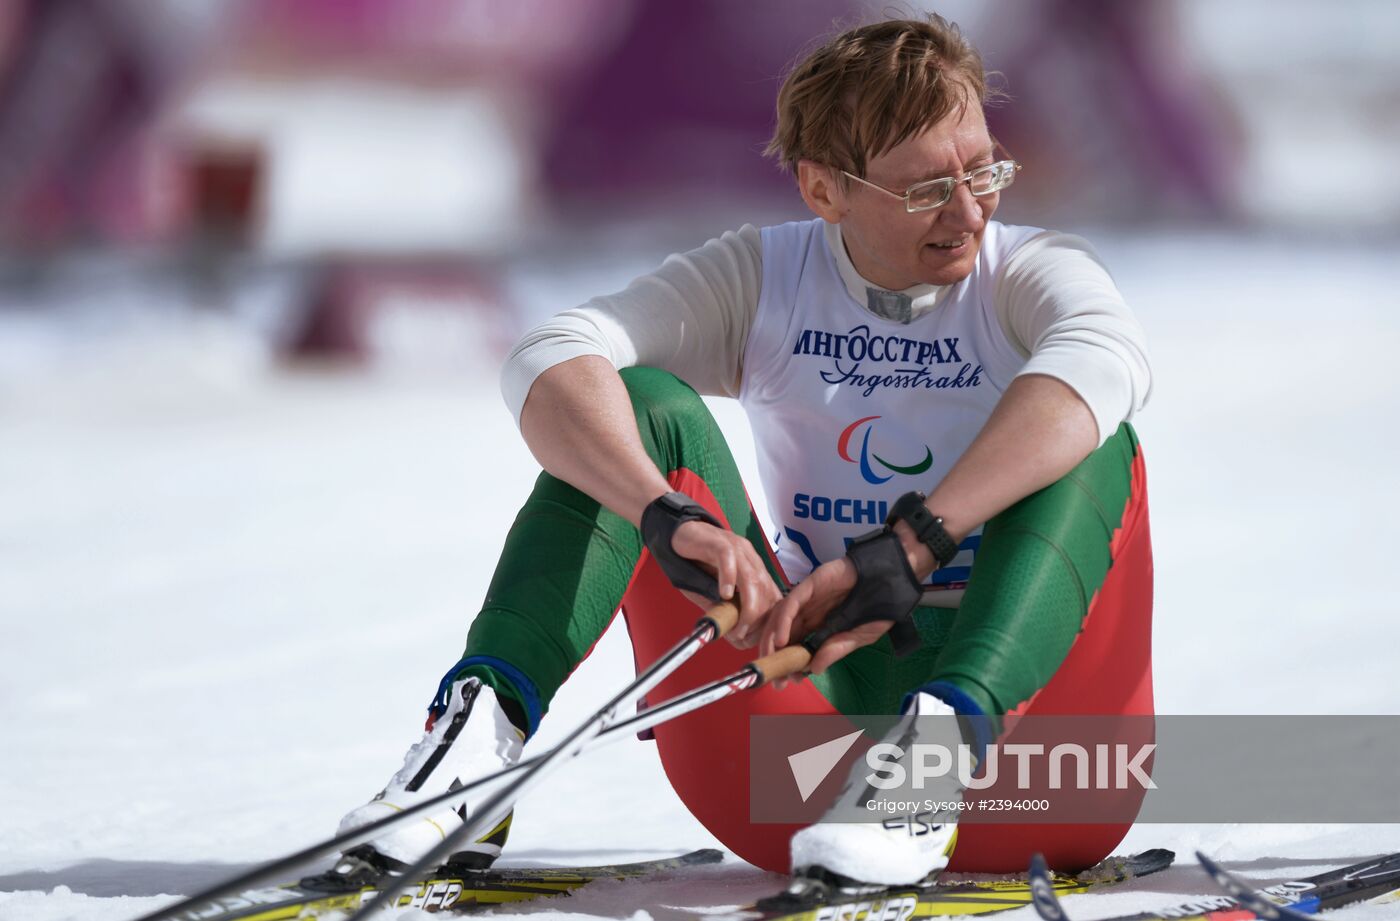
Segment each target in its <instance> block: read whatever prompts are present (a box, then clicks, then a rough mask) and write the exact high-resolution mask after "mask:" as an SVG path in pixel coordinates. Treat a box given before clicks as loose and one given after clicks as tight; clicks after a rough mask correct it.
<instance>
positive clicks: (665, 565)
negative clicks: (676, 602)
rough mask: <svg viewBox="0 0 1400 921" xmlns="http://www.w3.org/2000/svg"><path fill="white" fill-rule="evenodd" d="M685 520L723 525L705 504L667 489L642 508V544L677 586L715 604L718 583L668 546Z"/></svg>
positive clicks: (716, 601) (717, 600) (691, 561)
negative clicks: (706, 508)
mask: <svg viewBox="0 0 1400 921" xmlns="http://www.w3.org/2000/svg"><path fill="white" fill-rule="evenodd" d="M687 521H704V522H706V523H708V524H712V525H714V526H715V527H717V528H722V527H724V525H722V524H720V523H719V520H718V519H717V518H715V516H713V515H711V514H710V513H709V512H707V511H705V509H704V507H702V506H701V505H700V503H698V502H696V501H695V500H694V499H692V498H690V497H689V496H687V495H686V494H685V493H683V492H668V493H666V494H665V495H664V496H660V497H658V498H657V499H655V500H653V501H652V503H651V504H650V505H648V506H647V507H646V508H645V509H643V510H642V543H644V544H645V545H646V548H647V549H648V550H650V551H651V555H652V556H654V557H656V562H657V563H659V564H660V565H661V571H662V572H664V573H665V574H666V578H668V579H670V580H671V584H672V585H674V586H675V587H676V588H678V589H681V590H683V591H687V592H694V593H695V594H697V595H704V596H705V597H706V598H708V599H710V600H711V601H712V602H714V603H716V604H718V603H719V602H720V601H722V600H723V599H722V598H720V597H719V582H718V580H716V579H715V577H714V576H712V575H710V574H709V573H708V572H706V571H705V570H704V569H702V568H701V567H700V566H699V564H697V563H695V562H694V561H693V560H688V559H686V558H685V557H683V556H681V555H680V554H678V553H676V551H675V550H673V549H672V548H671V540H672V538H674V537H675V535H676V529H677V528H679V527H680V526H681V525H683V524H685V523H686V522H687Z"/></svg>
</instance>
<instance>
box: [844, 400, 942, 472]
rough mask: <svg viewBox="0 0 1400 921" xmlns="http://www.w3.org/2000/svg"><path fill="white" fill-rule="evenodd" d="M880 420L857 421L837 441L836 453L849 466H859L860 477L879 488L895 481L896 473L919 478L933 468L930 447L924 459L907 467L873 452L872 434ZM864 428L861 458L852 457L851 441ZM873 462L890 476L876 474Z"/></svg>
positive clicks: (873, 417)
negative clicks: (871, 445) (876, 422)
mask: <svg viewBox="0 0 1400 921" xmlns="http://www.w3.org/2000/svg"><path fill="white" fill-rule="evenodd" d="M879 418H880V417H879V416H866V417H865V418H863V419H857V420H856V421H854V422H852V423H851V424H850V425H848V426H846V428H845V430H844V431H842V432H841V437H840V438H838V439H837V440H836V453H837V454H838V455H840V457H841V459H842V460H843V461H845V462H846V463H848V464H859V465H860V475H861V476H862V477H864V478H865V482H867V483H870V484H872V485H876V486H878V485H879V484H881V483H888V482H889V481H890V480H892V479H894V475H895V474H896V473H902V474H904V475H906V476H917V475H918V474H920V473H923V472H925V471H926V470H928V469H929V468H930V467H932V466H933V450H932V449H930V448H929V446H928V445H924V459H923V460H921V461H919V462H918V463H916V464H912V465H910V466H907V467H905V466H901V465H899V464H892V463H890V462H889V461H887V460H885V459H884V458H883V457H881V456H880V455H878V454H876V453H875V452H874V451H872V450H871V449H870V433H871V432H872V431H873V430H874V428H875V420H876V419H879ZM862 426H864V428H865V434H864V435H862V436H861V439H860V457H859V458H855V457H852V456H851V440H852V439H853V438H854V437H855V434H856V431H857V430H859V429H860V428H861V427H862ZM872 460H873V461H875V463H877V464H879V465H880V466H881V467H883V468H885V470H888V471H891V472H890V474H889V475H888V476H881V475H880V474H878V473H876V472H875V469H874V468H873V467H872V466H871V465H870V462H871V461H872Z"/></svg>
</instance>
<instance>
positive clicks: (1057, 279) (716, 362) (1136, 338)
mask: <svg viewBox="0 0 1400 921" xmlns="http://www.w3.org/2000/svg"><path fill="white" fill-rule="evenodd" d="M823 230H824V232H825V233H826V235H827V241H828V244H829V247H830V249H831V252H832V253H833V255H834V256H835V258H836V262H837V268H838V270H839V271H840V274H841V278H842V280H843V281H844V282H845V284H846V287H847V289H848V290H849V291H850V294H851V296H852V297H853V298H855V300H856V301H857V302H858V303H861V304H865V303H867V302H868V301H870V300H871V294H870V291H871V290H872V289H873V290H875V291H877V292H878V291H879V290H880V289H879V288H878V287H877V286H875V285H872V284H871V283H870V282H868V281H866V280H865V279H863V278H861V276H860V274H859V273H858V272H856V270H855V267H854V266H853V265H852V264H851V261H850V257H849V255H848V254H847V252H846V247H845V244H844V243H843V242H842V241H841V231H840V226H839V225H836V224H826V225H825V226H824V228H823ZM762 276H763V252H762V240H761V237H760V232H759V230H758V228H756V227H754V226H752V225H747V224H746V225H744V226H743V227H741V228H740V229H739V230H738V231H730V232H727V233H725V234H723V235H722V236H720V237H718V238H716V239H712V240H710V241H709V242H707V243H706V244H705V245H704V246H701V247H700V248H698V249H694V250H691V251H690V252H687V253H678V254H675V255H672V256H670V257H668V258H667V259H666V260H665V262H663V263H662V265H661V266H660V267H659V268H658V269H657V270H656V271H654V272H652V273H650V274H647V275H643V276H641V277H640V278H637V279H635V280H634V281H633V282H632V283H631V284H630V285H628V286H627V287H626V288H624V289H623V290H622V291H619V292H617V293H615V294H609V295H604V296H601V297H595V298H593V299H592V300H590V301H588V302H587V303H586V304H583V305H582V306H579V307H576V308H574V309H572V310H566V311H564V312H563V313H560V314H558V315H557V316H555V317H553V318H552V319H550V320H549V321H547V322H545V323H543V324H541V325H539V326H537V327H535V328H534V329H532V330H531V331H530V332H528V333H527V334H526V335H525V336H524V337H523V338H522V339H521V340H520V342H519V343H518V344H517V345H516V346H515V348H514V349H513V350H512V352H511V354H510V356H509V357H508V358H507V360H506V363H505V366H504V368H503V369H502V372H501V389H502V393H503V395H504V397H505V400H506V404H507V406H509V407H510V410H511V413H512V414H513V415H514V416H515V419H516V423H517V424H519V421H520V413H521V410H522V409H523V408H524V405H525V399H526V397H527V396H528V395H529V393H530V387H531V386H532V385H533V384H534V382H535V379H536V378H537V377H539V375H540V374H542V373H544V372H545V371H546V370H548V369H549V368H551V367H553V366H554V365H556V364H559V363H561V362H564V361H568V360H569V359H571V358H577V357H579V356H581V355H601V356H603V357H604V358H607V359H608V360H609V361H610V362H612V364H613V366H614V367H617V368H625V367H630V366H634V365H646V366H651V367H657V368H663V369H665V370H667V371H670V372H671V373H673V374H675V375H676V376H677V377H679V378H681V379H682V380H684V381H685V382H686V383H688V384H690V386H692V387H694V388H695V390H696V391H698V392H699V393H702V394H706V395H718V396H729V397H735V396H738V394H739V388H740V384H741V382H742V380H743V373H744V369H743V355H744V346H745V343H746V342H747V339H748V335H749V331H750V329H751V328H752V325H753V320H754V316H755V314H756V313H757V310H758V303H759V294H760V292H761V290H762V286H763V277H762ZM948 290H949V288H946V287H936V286H933V285H916V286H915V287H913V288H909V289H906V290H904V291H902V292H899V293H900V294H902V295H904V296H906V297H907V298H909V302H910V312H911V316H913V317H919V316H921V315H922V314H923V313H925V312H927V311H930V310H937V309H938V307H939V303H940V299H941V298H942V296H943V295H944V293H945V292H946V291H948ZM995 307H996V313H997V317H998V319H999V321H1000V323H1001V326H1002V330H1003V332H1004V333H1005V335H1006V336H1007V339H1008V340H1009V341H1010V342H1011V343H1012V344H1013V345H1014V346H1015V347H1016V348H1017V349H1018V350H1019V351H1021V352H1022V353H1024V354H1025V355H1026V356H1027V361H1026V363H1025V365H1024V366H1023V367H1022V368H1021V370H1020V371H1019V372H1018V376H1019V375H1020V374H1044V375H1047V376H1049V377H1053V378H1056V379H1058V380H1060V381H1063V382H1064V383H1065V384H1067V385H1068V386H1069V387H1070V388H1072V389H1073V390H1074V391H1075V393H1077V394H1078V395H1079V396H1080V398H1081V399H1083V400H1084V402H1085V403H1086V404H1087V405H1088V407H1089V409H1090V411H1091V412H1092V413H1093V415H1094V420H1095V422H1096V423H1097V425H1098V431H1099V443H1100V444H1102V443H1103V442H1104V441H1106V440H1107V439H1108V438H1109V436H1111V435H1112V434H1113V432H1114V431H1115V430H1116V429H1117V428H1118V425H1119V423H1121V422H1123V421H1125V420H1128V419H1130V418H1132V416H1133V414H1134V413H1135V412H1137V411H1138V410H1140V409H1142V407H1143V406H1144V405H1145V404H1146V403H1147V399H1148V396H1149V393H1150V391H1151V384H1152V375H1151V369H1150V367H1149V365H1148V359H1147V349H1146V342H1145V338H1146V337H1145V334H1144V333H1143V330H1142V327H1141V325H1140V324H1139V323H1138V322H1137V320H1136V319H1135V318H1134V317H1133V315H1132V312H1131V311H1130V310H1129V308H1128V306H1127V304H1126V303H1125V302H1124V300H1123V296H1122V294H1121V293H1120V292H1119V291H1118V288H1117V286H1116V285H1115V284H1114V282H1113V279H1112V277H1111V276H1110V275H1109V273H1108V270H1107V269H1106V268H1105V267H1104V266H1103V264H1102V263H1101V262H1100V261H1099V259H1098V257H1097V256H1096V255H1095V254H1094V252H1093V250H1092V248H1091V247H1090V246H1089V244H1088V243H1087V242H1086V241H1085V240H1083V239H1081V238H1080V237H1076V236H1073V235H1070V234H1065V233H1060V232H1057V231H1049V230H1047V231H1043V232H1041V233H1038V234H1036V235H1035V236H1033V237H1031V238H1030V239H1029V240H1028V241H1027V242H1026V243H1024V244H1023V245H1021V246H1020V247H1019V248H1018V249H1016V250H1015V251H1014V252H1013V253H1012V254H1011V256H1010V258H1008V259H1007V261H1006V263H1005V267H1004V269H1003V271H1002V272H1001V276H1000V278H998V280H997V284H996V294H995Z"/></svg>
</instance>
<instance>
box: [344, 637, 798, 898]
mask: <svg viewBox="0 0 1400 921" xmlns="http://www.w3.org/2000/svg"><path fill="white" fill-rule="evenodd" d="M687 645H688V641H683V642H682V643H681V644H680V645H678V646H677V647H676V648H675V649H673V650H672V651H671V652H668V653H667V654H666V655H664V656H662V657H661V658H660V659H658V660H657V661H656V662H655V663H653V664H652V665H651V667H650V668H648V669H647V670H646V671H645V672H643V673H642V674H641V675H640V676H638V678H637V680H636V681H634V682H633V683H632V684H629V685H628V686H627V687H625V688H623V689H622V691H621V692H619V693H618V694H617V695H615V696H614V697H613V699H612V700H610V701H608V703H606V704H604V705H603V707H602V708H601V709H599V710H598V711H597V712H596V713H595V714H594V715H593V716H591V717H589V718H588V719H587V720H585V721H584V722H583V723H582V724H581V725H580V726H579V727H578V728H576V729H575V730H574V731H573V732H571V733H569V735H568V737H566V738H565V739H564V741H563V742H561V743H559V745H558V746H556V747H555V748H554V749H553V750H551V751H550V752H549V753H548V754H546V755H544V756H543V757H541V758H540V759H539V760H538V761H535V762H533V763H532V764H530V766H529V767H526V768H525V769H524V773H523V774H521V775H520V776H519V777H517V778H515V779H513V780H512V781H511V783H509V784H508V785H506V786H505V787H503V788H501V789H500V790H498V791H497V792H496V793H495V794H494V795H493V796H491V797H489V798H488V799H487V800H486V801H485V802H484V803H482V804H481V805H480V806H479V807H477V809H475V810H474V811H473V812H472V814H471V816H470V818H469V819H468V820H467V821H465V822H463V823H462V824H461V825H460V826H458V827H457V828H455V829H453V830H452V832H450V833H449V834H448V835H447V836H446V837H444V838H443V840H442V841H440V842H438V844H437V845H435V846H434V847H433V848H432V849H431V850H429V851H428V852H427V853H426V854H424V855H423V856H422V857H420V858H419V859H418V860H417V861H416V862H415V863H413V864H412V865H410V866H409V867H408V868H406V869H405V870H404V871H403V874H402V875H400V876H397V877H394V878H393V879H391V880H390V881H389V883H388V885H387V886H385V888H384V889H382V890H381V891H380V892H378V893H377V894H376V895H375V897H374V898H373V899H372V900H371V901H369V902H368V903H366V904H364V905H361V906H360V908H359V910H357V911H356V912H355V913H354V914H352V915H350V917H349V918H348V919H346V921H365V919H367V918H368V917H369V916H370V915H372V914H374V913H375V912H376V911H378V910H379V908H381V907H382V906H383V905H385V904H389V905H392V904H393V902H394V900H395V899H396V898H398V896H399V894H400V893H401V892H403V891H404V889H405V888H407V887H408V886H410V885H412V884H413V883H414V882H415V881H416V879H417V878H418V877H419V876H421V875H423V873H425V872H427V871H429V870H431V869H433V868H434V867H436V866H437V865H438V864H440V863H442V862H443V860H444V859H446V858H447V857H448V856H449V855H451V854H452V852H453V851H454V850H455V849H456V847H457V846H458V843H459V842H461V841H463V840H471V839H472V838H473V837H474V836H476V835H480V834H481V833H482V832H483V831H485V830H486V829H487V828H488V827H489V824H490V822H491V820H492V819H493V818H494V817H495V816H496V815H497V814H498V813H500V812H501V811H503V810H505V809H508V808H510V807H511V806H512V805H514V803H515V801H516V800H517V799H519V798H520V797H521V796H523V795H524V794H525V792H526V791H527V790H529V789H530V788H531V787H533V786H535V784H537V783H538V782H539V781H540V780H542V779H543V778H544V776H545V775H546V774H547V773H548V772H549V771H550V770H551V769H553V768H555V767H558V766H559V765H560V764H562V763H563V762H564V761H565V760H566V759H567V758H571V757H573V756H574V755H576V754H578V753H579V752H581V751H583V749H584V748H586V747H588V746H589V743H591V742H593V741H595V740H597V739H598V738H599V737H600V736H601V735H602V733H603V731H604V730H605V729H607V727H608V726H610V725H614V724H615V723H617V724H618V725H620V723H618V721H617V720H616V711H617V708H618V707H620V706H622V705H623V704H624V703H625V702H627V701H629V700H633V699H635V698H636V697H638V696H641V695H642V694H645V693H646V691H647V690H650V689H651V688H654V687H656V685H657V684H658V683H660V681H661V680H662V677H664V676H665V675H667V674H670V673H671V672H673V671H675V670H676V668H677V667H679V665H680V662H679V661H675V660H676V658H677V657H678V656H683V658H682V659H681V661H684V659H685V658H689V657H690V655H693V654H694V653H693V652H691V653H690V654H685V649H686V647H687ZM811 660H812V653H811V652H809V651H808V650H807V649H805V648H803V647H802V646H787V647H784V648H783V649H779V650H777V651H776V652H774V653H772V654H771V655H768V656H765V657H764V658H763V659H758V660H755V661H754V662H750V663H749V664H748V665H745V666H744V667H743V668H742V669H740V670H739V671H737V672H735V673H734V674H733V675H730V676H729V677H728V678H722V679H720V680H719V681H717V682H711V683H710V684H709V685H706V686H703V687H701V688H698V689H697V690H695V691H692V692H691V693H690V694H685V695H681V697H682V698H684V699H687V700H688V701H689V702H692V703H695V704H696V705H695V706H694V707H692V708H691V709H698V707H700V706H706V705H708V704H710V703H714V702H715V701H716V700H720V699H722V698H724V697H728V696H729V695H730V694H733V693H736V692H737V691H740V690H747V689H749V688H753V687H758V686H760V685H763V684H766V683H767V682H769V681H772V680H773V679H775V678H785V677H787V676H789V675H792V674H794V673H796V672H799V671H801V670H802V669H804V668H806V667H807V665H808V663H810V662H811ZM702 700H703V702H700V701H702ZM668 703H669V702H668ZM663 706H665V705H663ZM658 709H660V708H658ZM650 712H651V710H650V709H648V710H644V711H642V712H641V713H639V714H637V717H636V718H634V719H635V720H636V722H634V723H632V724H631V725H633V726H637V725H640V724H641V723H642V722H643V719H642V718H644V717H645V716H646V715H647V714H648V713H650ZM681 712H688V711H681ZM679 715H680V712H675V711H672V712H671V713H670V716H668V717H667V719H672V718H674V717H676V716H679Z"/></svg>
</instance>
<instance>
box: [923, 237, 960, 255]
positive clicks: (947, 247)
mask: <svg viewBox="0 0 1400 921" xmlns="http://www.w3.org/2000/svg"><path fill="white" fill-rule="evenodd" d="M971 243H972V235H971V234H968V235H967V236H963V237H959V238H958V239H956V240H943V241H941V242H939V243H925V244H924V245H925V246H926V247H928V248H929V249H931V250H933V251H934V252H936V253H938V254H939V255H942V256H961V255H962V254H963V253H965V252H967V249H968V247H969V246H970V245H971Z"/></svg>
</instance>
